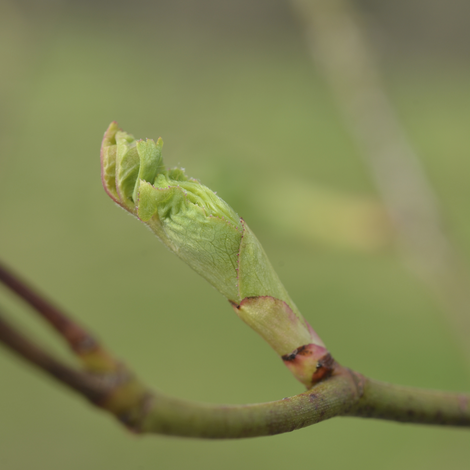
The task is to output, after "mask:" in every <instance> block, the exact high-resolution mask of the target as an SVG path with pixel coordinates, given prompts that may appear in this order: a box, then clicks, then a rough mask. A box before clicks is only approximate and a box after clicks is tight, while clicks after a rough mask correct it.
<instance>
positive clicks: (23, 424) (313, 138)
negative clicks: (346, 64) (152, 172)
mask: <svg viewBox="0 0 470 470" xmlns="http://www.w3.org/2000/svg"><path fill="white" fill-rule="evenodd" d="M170 3H171V2H154V3H145V2H140V3H137V4H136V5H135V6H131V4H130V3H126V2H124V3H121V4H115V3H111V2H108V3H106V2H83V3H78V2H64V1H62V2H61V1H55V2H41V3H39V2H38V3H35V2H14V1H13V0H11V1H9V2H6V1H5V2H3V3H2V4H1V15H0V17H1V20H0V23H1V25H0V26H1V27H0V40H1V44H0V54H1V64H2V65H1V67H2V75H1V78H0V100H1V105H0V126H1V128H0V132H1V134H2V136H1V141H0V240H1V250H0V251H1V253H0V256H1V258H2V259H3V260H5V261H6V262H7V263H8V264H10V265H11V266H13V267H15V269H16V270H17V271H18V272H19V273H21V274H22V275H23V276H24V277H26V278H27V279H29V280H31V281H33V282H34V284H35V285H36V286H37V287H39V288H40V289H42V290H43V291H44V292H46V293H47V294H48V295H49V296H50V297H52V298H54V299H55V300H56V301H57V303H58V304H59V305H61V306H64V307H65V308H67V309H68V311H70V312H72V313H73V314H74V315H75V317H76V318H79V319H80V321H81V322H82V323H84V324H86V325H88V326H89V327H90V328H91V329H92V330H93V331H95V332H97V333H98V334H99V335H100V336H101V338H102V339H103V340H104V341H105V343H106V344H107V345H109V346H110V347H111V348H112V349H113V350H114V351H115V352H116V353H117V354H119V356H120V357H122V358H125V360H126V361H127V362H128V363H129V364H132V365H133V366H134V368H135V369H136V370H137V372H138V373H139V374H140V375H141V376H142V377H144V378H145V379H146V380H147V381H148V382H149V383H151V384H152V385H154V386H156V387H158V388H160V389H162V390H164V391H165V392H168V393H171V394H174V395H177V396H180V397H183V398H189V399H195V400H201V401H206V402H214V403H248V402H258V401H268V400H275V399H279V398H281V397H284V396H288V395H293V394H296V393H299V392H300V391H302V387H301V385H300V384H298V383H296V382H295V381H294V380H293V379H292V377H291V376H290V374H289V372H288V371H287V369H286V368H285V367H284V366H283V364H282V363H281V361H279V359H278V358H277V357H276V355H275V354H274V353H273V352H272V351H271V350H270V349H269V347H268V346H266V345H265V344H264V343H263V342H262V341H261V340H260V339H259V338H258V337H257V336H256V335H255V334H254V333H253V332H252V331H250V330H249V329H248V328H247V327H246V326H245V325H244V324H242V322H240V321H239V319H238V318H236V316H235V315H234V313H233V311H232V309H231V308H230V306H229V305H228V304H227V302H226V301H225V300H224V299H223V298H222V297H221V296H220V295H219V294H218V293H217V292H216V291H215V290H214V289H212V288H211V287H210V286H209V285H208V284H207V283H205V281H203V280H202V279H201V278H199V277H198V276H197V275H196V274H195V273H194V272H192V271H191V270H190V269H189V268H187V266H185V265H184V264H183V263H182V262H181V261H180V260H178V259H177V258H176V257H175V256H174V255H172V254H171V253H169V252H167V251H166V250H165V248H164V247H163V246H162V245H160V244H159V243H158V241H157V240H156V239H155V238H154V237H153V235H152V234H151V233H150V232H149V231H148V230H145V228H144V226H143V225H142V224H139V223H137V221H136V220H135V219H133V218H131V217H129V216H128V215H127V214H126V213H124V212H123V211H122V210H120V209H119V208H118V207H116V206H114V205H113V204H112V202H111V201H110V200H109V198H107V197H106V195H105V193H104V191H103V190H102V187H101V181H100V176H99V145H100V140H101V136H102V134H103V132H104V130H105V129H106V127H107V125H108V124H109V122H110V121H112V120H117V121H118V122H119V124H120V125H121V126H123V127H124V128H125V129H126V130H128V131H129V132H132V133H134V134H135V135H136V136H138V137H149V138H157V137H158V136H162V137H163V139H164V141H165V146H164V156H165V160H166V162H167V164H168V165H178V164H181V165H182V166H183V167H185V168H186V170H187V172H188V174H190V175H192V176H194V177H197V178H199V179H201V181H203V182H204V183H205V184H206V185H208V186H209V187H211V188H213V189H214V190H216V191H217V192H218V194H219V195H221V197H222V198H224V199H225V200H226V201H227V202H228V203H229V204H230V205H231V206H232V207H234V208H235V210H236V211H237V212H238V213H239V214H240V215H242V216H243V217H244V218H245V220H247V221H248V223H249V224H250V226H251V228H252V229H253V231H254V232H255V233H256V234H257V236H258V238H259V239H260V240H261V241H262V243H263V245H264V247H265V250H266V251H267V253H268V255H269V256H270V259H271V261H272V263H273V265H274V266H275V267H276V268H277V269H278V272H279V275H280V277H281V279H282V280H283V282H284V284H285V285H286V287H287V289H288V290H289V293H290V294H291V296H292V298H293V299H294V300H295V302H296V303H297V305H298V306H299V308H300V309H301V311H302V312H303V313H304V315H305V317H306V318H307V320H308V321H309V322H310V323H311V324H312V325H313V326H314V328H315V329H316V330H317V331H318V333H319V334H320V335H321V337H322V338H323V340H324V341H325V343H326V344H327V345H328V347H329V349H330V350H331V351H332V353H333V354H334V356H335V357H336V358H337V359H338V360H339V361H340V362H341V363H343V364H345V365H348V366H350V367H352V368H354V369H357V370H359V371H361V372H363V373H365V374H367V375H369V376H371V377H374V378H377V379H381V380H386V381H390V382H396V383H401V384H407V385H414V386H419V387H430V388H431V387H432V388H437V389H444V390H454V391H458V390H461V391H469V390H470V378H469V373H468V370H467V369H466V365H465V361H464V359H463V358H462V357H461V355H460V352H459V347H458V345H457V344H456V343H455V340H454V336H453V333H452V329H451V327H450V326H449V324H448V322H447V320H446V317H445V312H442V311H441V309H440V308H439V306H438V305H437V304H436V303H435V301H434V298H433V297H432V295H431V294H430V293H429V292H428V291H427V288H426V287H425V286H423V285H422V284H421V283H420V282H419V281H418V280H417V279H416V278H415V277H414V276H413V275H412V274H411V273H410V272H409V271H408V270H407V268H406V266H405V265H404V263H403V262H402V260H400V259H399V258H398V257H397V256H396V255H395V254H394V253H393V252H392V250H388V251H386V250H385V251H382V252H379V253H373V254H371V253H361V252H354V251H347V250H344V249H334V248H333V247H331V246H326V245H324V244H320V243H318V242H316V241H315V240H312V241H311V242H307V241H306V239H305V237H299V236H298V234H297V233H296V232H295V231H294V230H289V228H287V229H286V230H284V231H283V232H282V234H280V233H278V232H277V231H274V230H272V229H270V226H269V224H266V223H264V222H263V221H264V220H268V219H269V217H279V218H282V213H279V212H278V211H276V207H262V208H260V207H258V206H257V200H258V199H263V201H265V200H266V197H264V195H261V194H259V191H260V189H259V186H258V185H257V183H258V182H259V181H263V182H265V181H269V182H270V183H272V184H277V185H278V186H279V191H282V187H283V181H284V178H286V177H289V178H290V179H298V181H299V184H310V183H311V184H312V185H313V184H320V185H324V186H327V187H332V188H338V189H341V190H344V191H349V192H351V193H352V194H356V193H357V194H365V195H369V196H370V197H375V195H376V190H375V188H374V186H373V183H372V181H371V179H370V177H369V174H368V171H367V169H366V168H365V167H364V166H363V164H362V161H361V159H360V156H359V154H358V150H357V149H356V147H355V144H354V141H353V139H352V138H351V136H350V135H349V134H348V133H347V131H346V130H345V128H344V126H343V125H342V122H341V119H340V116H339V113H338V111H337V109H336V107H335V105H334V102H333V100H332V98H331V96H330V94H329V91H328V88H327V86H326V84H325V83H324V81H323V79H322V76H321V73H320V71H319V70H317V69H316V68H315V66H314V65H313V63H312V61H311V58H310V55H309V51H308V49H307V47H306V44H305V42H304V39H303V37H302V33H301V30H300V28H299V26H298V25H297V24H296V21H295V19H294V17H293V15H292V14H291V12H290V10H289V8H288V5H287V4H285V5H284V4H283V3H282V2H280V1H275V2H272V5H271V4H270V3H269V2H266V1H259V2H240V5H239V6H238V7H237V8H235V7H233V5H232V9H230V2H220V5H219V6H218V7H216V6H215V5H216V3H215V2H210V1H205V2H204V1H202V2H201V3H200V5H199V6H197V5H198V2H188V1H182V0H181V1H179V2H176V3H173V4H171V5H170ZM362 3H363V4H365V5H366V6H367V3H368V2H362ZM382 3H384V2H382ZM417 3H419V2H417V1H415V2H414V4H415V5H414V7H415V8H416V4H417ZM451 3H452V2H451ZM454 3H455V2H454ZM458 3H459V2H457V4H458ZM363 6H364V5H363ZM270 8H271V9H270ZM397 8H398V7H397ZM401 8H402V10H403V6H402V7H401ZM404 9H405V12H406V7H405V8H404ZM465 11H468V9H467V10H465ZM372 13H374V11H372ZM375 13H376V14H377V16H376V20H377V23H376V24H377V25H378V26H379V29H380V26H381V23H380V21H381V17H380V14H379V13H380V12H378V13H377V11H375ZM459 16H461V15H459V12H458V11H456V13H455V18H458V17H459ZM387 18H390V17H389V16H387ZM397 18H398V19H397V20H396V21H395V22H389V23H386V22H385V23H383V24H385V25H387V24H388V26H389V29H388V30H387V31H388V34H389V37H388V40H384V41H383V43H379V44H378V51H379V52H380V53H381V54H382V55H381V57H382V67H383V73H384V76H385V84H386V87H387V90H388V92H389V94H390V95H391V97H392V100H393V102H394V104H395V106H396V108H397V112H398V115H399V117H400V118H401V119H402V121H403V123H404V125H405V127H406V129H407V132H408V135H409V136H410V139H411V140H412V142H413V144H414V146H415V148H416V150H417V151H418V153H419V154H420V156H421V157H422V159H423V163H424V166H425V168H426V170H427V172H428V174H429V177H430V179H431V181H432V183H433V185H434V186H435V188H436V190H437V193H438V194H439V196H440V197H441V199H442V206H443V208H444V209H445V211H446V215H447V221H448V223H449V227H450V229H451V231H452V234H453V236H454V237H455V239H456V240H457V243H458V244H459V245H460V246H461V248H462V253H463V256H466V257H467V259H466V260H465V261H466V262H468V255H469V254H470V219H469V217H468V211H469V208H470V204H469V200H470V185H469V184H468V175H469V171H470V158H469V152H470V143H469V139H468V124H469V122H470V111H469V110H470V93H469V87H468V84H469V83H470V66H469V63H468V60H467V61H466V58H467V59H468V56H466V55H465V51H462V50H459V47H457V46H458V45H459V44H461V43H460V42H459V41H460V40H457V39H456V40H455V41H454V42H453V41H452V38H450V39H449V40H448V43H444V44H441V43H440V50H439V51H437V50H434V49H433V47H432V44H433V43H432V41H431V43H430V44H431V45H426V41H425V40H422V39H421V40H420V39H419V38H418V39H417V40H416V43H417V44H418V45H417V46H416V48H415V49H413V48H412V47H408V46H409V45H408V44H406V45H405V44H403V45H402V46H400V43H399V42H398V43H395V42H394V38H395V37H401V36H402V35H401V33H400V31H401V30H400V26H399V25H401V23H400V21H399V18H400V16H399V15H398V14H397ZM438 20H439V18H436V21H438ZM416 21H419V15H417V16H416ZM427 21H428V23H429V21H430V20H429V19H428V20H427ZM429 24H431V23H429ZM397 25H398V26H397ZM417 25H419V23H417ZM394 28H395V29H394ZM403 28H404V30H405V33H406V32H408V33H407V34H411V33H410V31H412V30H413V28H412V27H410V25H409V24H408V26H407V24H406V22H405V23H403ZM406 28H408V29H406ZM428 29H429V31H428V30H426V28H424V30H422V29H420V28H418V27H416V30H417V31H420V32H421V33H422V35H423V37H426V34H428V35H429V36H428V37H429V38H432V37H433V32H432V28H431V27H429V28H428ZM451 30H452V26H451V25H449V31H451ZM430 31H431V32H430ZM405 33H404V34H405ZM436 34H437V33H436ZM394 35H395V36H394ZM405 36H406V34H405ZM412 36H413V35H412V34H411V37H412ZM397 44H398V45H397ZM446 44H447V46H446ZM446 47H447V48H446ZM463 49H465V48H463ZM296 207H297V206H296V204H295V201H294V203H293V206H292V210H293V211H295V210H296ZM301 207H302V211H305V205H302V206H301ZM261 213H266V214H268V215H269V217H267V218H262V217H259V215H260V214H261ZM309 216H311V217H314V214H309V213H308V212H307V213H305V212H302V213H299V217H309ZM0 304H1V306H2V308H3V309H5V310H6V311H8V313H9V318H10V319H11V320H13V321H14V322H15V323H16V324H18V325H20V326H21V327H22V328H24V329H25V330H26V331H29V332H31V333H32V334H33V333H34V334H35V335H36V336H37V337H38V338H39V339H40V340H41V341H42V342H43V343H47V344H48V346H49V347H50V348H52V349H53V350H54V351H57V353H58V354H62V355H64V356H65V357H67V359H68V360H69V359H70V358H68V356H67V353H66V352H64V351H63V349H62V346H61V344H60V343H59V342H58V341H57V340H56V338H55V337H54V336H53V335H51V334H50V333H49V332H48V331H47V330H46V329H45V328H43V326H42V325H41V324H40V323H39V322H37V321H36V319H34V318H33V317H32V316H30V315H29V312H28V310H27V309H26V308H25V307H24V306H23V305H22V304H21V303H19V302H17V301H16V300H15V299H13V298H12V297H11V296H10V295H9V293H8V292H6V290H4V289H0ZM469 333H470V332H469ZM343 466H347V467H348V468H349V469H350V470H353V469H356V468H357V469H359V468H361V469H363V468H374V469H384V470H388V469H390V470H391V469H396V468H406V469H408V468H409V469H427V470H432V469H442V468H444V467H445V468H451V469H462V470H463V469H468V468H469V467H470V436H469V433H468V431H467V432H465V431H462V430H456V429H439V428H431V427H424V426H411V425H409V426H405V425H400V424H396V423H387V422H378V421H366V420H359V419H346V418H341V419H340V418H338V419H334V420H331V421H328V422H324V423H321V424H319V425H316V426H313V427H309V428H306V429H303V430H300V431H297V432H294V433H291V434H285V435H280V436H275V437H269V438H257V439H251V440H240V441H225V442H215V441H201V440H188V439H176V438H168V437H165V436H146V437H139V438H138V437H135V436H133V435H130V434H128V433H127V432H126V431H124V430H123V429H122V428H121V427H120V426H117V425H116V423H115V422H114V420H113V419H112V418H110V417H108V416H106V415H104V414H103V413H101V412H98V411H96V410H95V409H93V408H91V407H90V406H88V405H87V404H86V403H84V402H83V401H82V399H80V398H78V397H76V396H74V395H73V394H72V393H71V392H69V391H67V390H65V389H63V388H62V387H61V386H59V385H57V384H56V383H54V382H52V381H51V380H50V379H48V378H46V377H44V376H43V375H41V373H39V372H37V371H35V370H33V369H32V368H31V367H29V366H26V365H25V364H24V363H23V362H21V361H20V360H19V359H17V358H16V357H13V356H12V355H11V354H10V353H8V352H6V351H4V350H0V468H1V469H2V470H33V469H34V470H35V469H67V470H75V469H77V470H78V469H80V470H82V469H84V468H86V469H93V470H94V469H103V470H104V469H115V470H120V469H132V470H140V469H142V470H144V469H145V470H146V469H155V468H158V469H183V468H184V469H186V468H191V469H208V470H209V469H219V468H224V469H239V468H244V469H251V468H253V469H258V468H265V467H266V468H268V467H269V468H273V469H284V468H293V467H295V468H310V467H316V468H328V469H329V468H331V469H336V468H341V467H343Z"/></svg>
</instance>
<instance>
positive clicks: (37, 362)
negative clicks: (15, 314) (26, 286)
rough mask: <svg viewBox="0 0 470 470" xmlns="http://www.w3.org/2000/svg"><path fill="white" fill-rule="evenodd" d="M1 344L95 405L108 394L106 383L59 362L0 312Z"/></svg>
mask: <svg viewBox="0 0 470 470" xmlns="http://www.w3.org/2000/svg"><path fill="white" fill-rule="evenodd" d="M0 342H1V343H3V344H4V345H6V346H7V347H8V348H9V349H10V350H11V351H13V352H14V353H16V354H18V355H19V356H21V357H22V358H23V359H25V360H26V361H27V362H29V363H30V364H33V365H34V366H36V367H38V368H39V369H41V370H42V371H44V372H45V373H46V374H48V375H50V376H52V377H53V378H55V379H56V380H58V381H59V382H61V383H62V384H64V385H66V386H67V387H69V388H71V389H72V390H75V391H76V392H78V393H80V394H81V395H83V396H84V397H86V398H87V399H88V400H90V401H91V402H93V403H97V402H99V401H100V400H101V399H102V397H103V395H106V394H107V393H108V390H106V387H105V385H104V383H103V382H102V381H100V380H98V379H97V378H96V377H93V376H91V375H90V374H89V373H86V372H82V371H78V370H75V369H73V368H71V367H69V366H66V365H64V364H63V363H61V362H59V361H57V360H56V359H55V358H53V357H52V356H51V355H50V354H49V353H47V352H45V351H44V350H43V349H42V348H41V347H39V346H38V345H36V344H35V343H33V342H32V341H31V340H29V339H27V338H26V337H25V336H23V335H22V334H20V333H19V332H18V331H17V330H16V329H15V327H13V326H12V325H11V324H10V323H9V322H7V321H6V320H5V319H4V318H3V314H1V312H0Z"/></svg>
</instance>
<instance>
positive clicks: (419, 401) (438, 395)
mask: <svg viewBox="0 0 470 470" xmlns="http://www.w3.org/2000/svg"><path fill="white" fill-rule="evenodd" d="M346 415H347V416H357V417H362V418H377V419H388V420H392V421H400V422H403V423H419V424H437V425H448V426H470V395H468V394H457V393H448V392H439V391H434V390H421V389H418V388H412V387H403V386H400V385H393V384H388V383H384V382H378V381H376V380H371V379H364V385H363V393H362V397H361V398H360V400H359V401H358V402H357V403H356V404H355V406H354V407H353V408H352V409H351V410H350V411H349V413H347V414H346Z"/></svg>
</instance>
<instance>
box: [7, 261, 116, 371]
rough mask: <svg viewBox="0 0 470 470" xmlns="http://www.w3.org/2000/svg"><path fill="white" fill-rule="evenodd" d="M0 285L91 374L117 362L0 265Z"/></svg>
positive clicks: (82, 329) (41, 296)
mask: <svg viewBox="0 0 470 470" xmlns="http://www.w3.org/2000/svg"><path fill="white" fill-rule="evenodd" d="M0 282H1V283H3V284H4V285H5V286H7V287H8V288H10V289H11V290H12V291H13V292H14V293H15V294H17V295H18V297H20V298H21V299H23V300H24V301H25V302H27V303H28V304H29V305H30V306H31V307H33V309H34V311H36V313H38V314H39V315H40V316H41V318H43V319H44V320H46V322H47V323H48V324H49V325H50V326H52V327H53V328H54V329H55V330H56V331H57V332H58V333H59V334H60V336H62V338H64V340H65V341H66V342H67V343H68V345H69V346H70V348H71V350H72V351H73V352H74V353H75V355H76V356H77V357H78V358H79V359H80V360H81V362H82V363H83V365H84V366H85V367H86V368H87V369H89V370H94V371H112V370H115V369H116V366H117V364H118V363H117V361H115V360H114V358H113V357H112V356H111V355H110V354H108V353H107V352H106V351H105V350H104V349H103V347H102V346H101V345H100V344H99V343H98V341H97V339H96V338H95V337H94V336H93V335H92V334H90V333H89V332H88V331H86V330H85V329H84V328H83V327H81V326H80V325H79V324H78V323H77V322H76V321H74V320H73V319H72V317H71V316H70V315H69V314H66V313H65V312H63V311H62V310H60V309H59V308H58V307H56V306H55V305H54V304H53V303H52V302H50V301H49V300H47V299H46V297H45V296H44V295H42V294H39V293H38V292H36V291H35V290H34V289H33V288H31V287H30V286H28V284H27V283H26V282H24V281H23V280H22V279H21V278H20V277H19V276H18V275H16V274H15V273H14V272H13V271H12V270H11V269H8V268H7V267H6V266H5V265H2V263H0Z"/></svg>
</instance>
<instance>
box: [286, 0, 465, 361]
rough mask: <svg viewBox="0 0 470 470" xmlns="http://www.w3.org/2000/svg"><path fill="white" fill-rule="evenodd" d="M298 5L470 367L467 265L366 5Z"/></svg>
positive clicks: (297, 0)
mask: <svg viewBox="0 0 470 470" xmlns="http://www.w3.org/2000/svg"><path fill="white" fill-rule="evenodd" d="M293 5H294V7H295V9H296V11H297V13H298V15H299V17H300V20H301V21H302V22H303V24H304V27H305V30H306V35H307V40H308V43H309V46H310V48H311V51H312V55H313V57H314V59H315V61H316V63H317V64H318V65H319V67H320V69H321V70H322V71H323V72H324V75H325V78H326V79H327V81H328V84H329V85H330V87H331V90H332V92H333V95H334V97H335V98H336V102H337V105H338V106H339V108H340V110H341V112H342V114H343V116H344V118H345V122H346V125H347V126H348V128H349V130H350V131H351V133H352V135H353V136H354V138H355V139H356V141H357V143H358V145H359V146H360V149H361V155H362V156H363V158H364V162H365V164H366V165H367V166H368V168H369V169H370V171H371V174H372V177H373V178H374V181H375V183H376V186H377V188H378V190H379V191H380V194H381V196H382V198H383V201H384V202H385V204H386V207H387V209H388V213H389V216H390V219H391V220H392V221H393V224H394V227H395V229H396V231H397V233H398V235H399V238H398V247H399V249H400V250H401V252H402V254H403V255H404V258H405V261H406V262H407V263H408V264H409V265H410V266H411V267H412V268H413V269H414V271H415V272H416V273H417V274H418V275H419V276H420V277H421V278H422V279H423V280H424V281H426V282H427V284H428V286H429V288H430V290H431V292H432V293H433V294H435V295H437V296H438V298H439V300H440V301H441V303H442V305H443V310H444V312H445V313H446V315H447V317H448V319H449V321H450V323H451V325H452V327H453V330H454V333H455V336H456V338H458V340H459V343H460V347H461V349H462V352H463V353H464V354H465V355H466V358H467V362H468V366H469V367H470V341H468V338H469V332H470V277H469V273H468V268H467V267H466V266H465V263H464V262H463V254H462V253H461V249H460V248H459V247H458V246H457V244H456V243H455V242H454V240H453V239H452V237H451V236H450V235H449V233H448V230H447V228H446V227H445V224H444V220H445V217H444V216H443V215H442V208H441V204H440V203H439V201H438V197H437V195H436V193H435V192H434V190H433V188H432V185H431V183H430V182H429V179H428V177H427V174H426V171H425V169H424V168H423V166H422V164H421V162H420V160H419V158H418V157H417V155H416V154H415V152H414V150H413V148H412V145H411V144H410V142H409V140H408V138H407V136H406V132H405V131H404V129H403V128H402V126H401V124H400V122H399V119H398V118H397V116H396V113H395V112H394V110H393V106H392V104H391V103H390V100H389V98H388V96H387V93H386V91H385V88H384V86H383V84H382V83H381V79H380V73H379V71H378V68H377V65H376V63H375V60H374V57H375V53H374V51H373V47H372V45H371V41H370V39H368V38H367V33H366V32H365V30H366V28H365V27H364V25H363V23H364V21H365V19H364V18H363V17H362V15H361V9H360V7H357V6H356V4H355V2H353V1H349V0H330V1H328V2H325V1H322V0H293ZM437 132H439V131H438V130H437Z"/></svg>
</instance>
